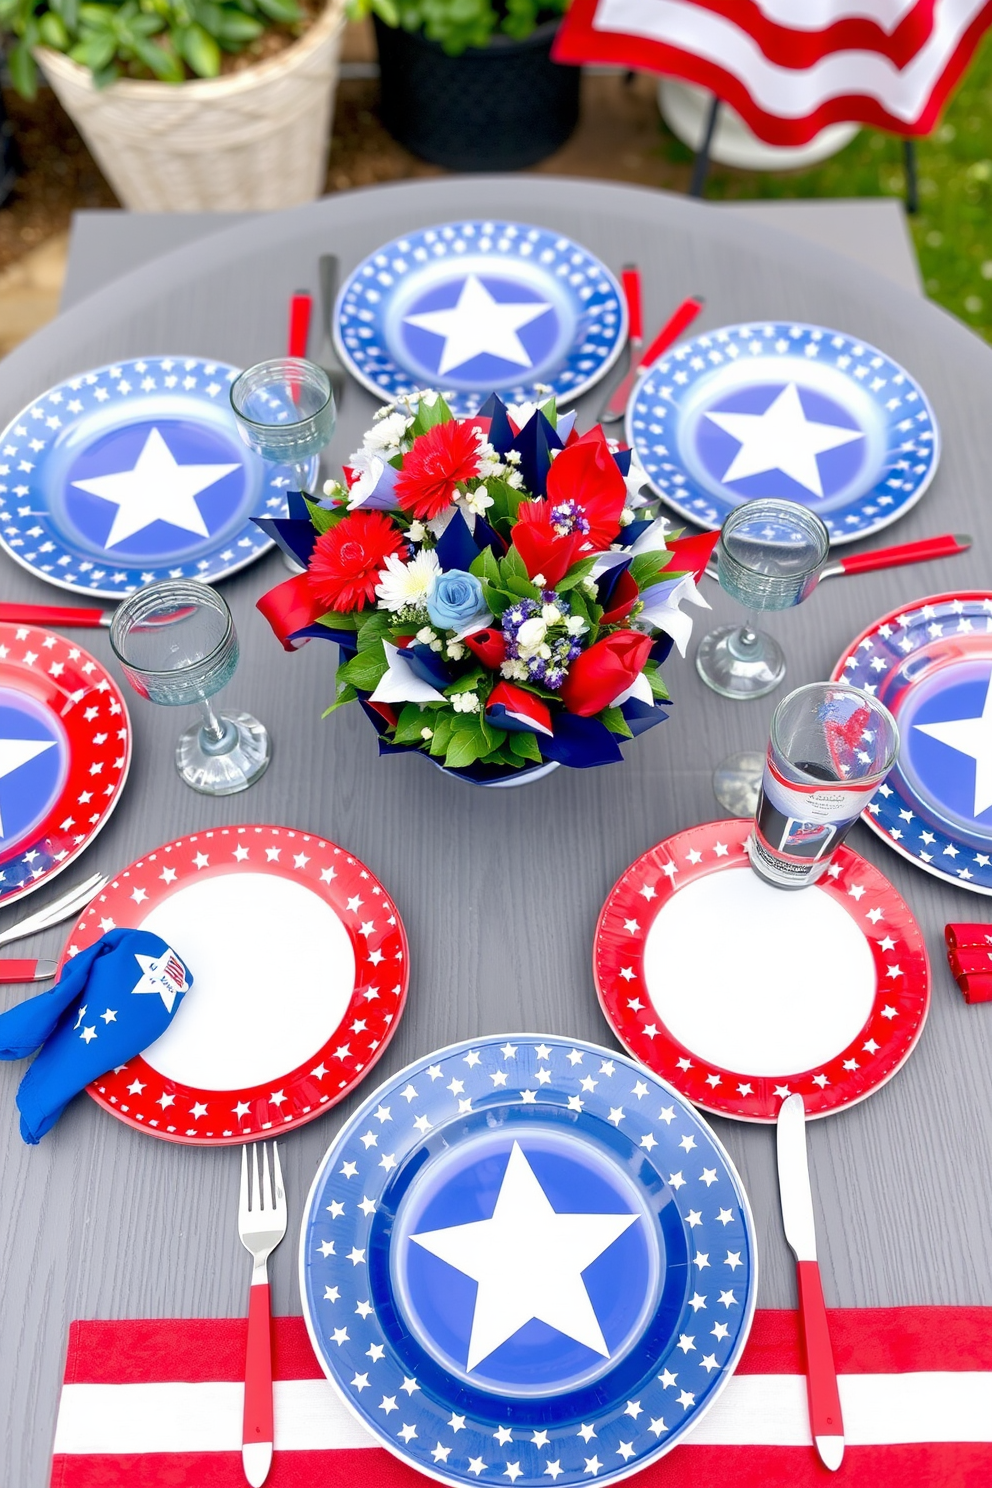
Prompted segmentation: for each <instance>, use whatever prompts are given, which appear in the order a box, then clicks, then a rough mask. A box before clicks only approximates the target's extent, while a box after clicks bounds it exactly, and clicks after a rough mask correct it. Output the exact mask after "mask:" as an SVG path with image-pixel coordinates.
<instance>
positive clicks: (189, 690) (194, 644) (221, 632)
mask: <svg viewBox="0 0 992 1488" xmlns="http://www.w3.org/2000/svg"><path fill="white" fill-rule="evenodd" d="M110 644H111V646H112V647H113V649H114V653H115V655H116V656H117V659H118V661H119V662H120V664H121V666H122V668H123V670H124V675H125V676H126V677H127V680H128V681H129V682H130V684H131V686H132V687H133V688H134V690H135V692H137V693H138V694H139V695H140V696H141V697H145V698H148V700H149V701H150V702H152V703H163V704H165V705H166V706H183V705H189V704H190V703H197V704H199V707H200V718H199V720H198V721H197V722H196V723H194V724H192V725H191V726H190V727H189V728H188V729H186V731H185V732H184V733H183V734H182V735H181V736H180V739H179V742H178V744H177V745H176V754H175V759H176V769H177V770H178V771H179V774H180V776H181V777H182V779H183V780H184V781H185V782H186V784H187V785H189V786H191V787H192V788H193V790H196V791H200V792H201V794H203V795H205V796H230V795H234V794H235V792H237V791H243V790H247V788H248V786H249V785H251V784H252V783H253V782H254V781H256V780H257V779H258V778H259V776H260V775H262V774H263V772H264V771H265V769H266V767H267V765H268V763H269V760H270V758H271V756H272V750H271V746H270V743H269V736H268V733H267V731H266V730H265V728H264V727H263V726H262V724H260V723H259V722H258V720H257V719H256V718H253V717H252V716H251V714H250V713H227V712H225V713H218V712H215V711H214V708H213V705H212V704H211V702H210V699H211V698H212V697H213V696H214V694H215V693H217V692H220V690H221V688H222V687H224V686H225V685H226V684H227V683H228V682H229V681H230V680H231V678H232V677H233V676H234V672H235V669H236V668H237V665H238V637H237V632H236V631H235V629H234V620H233V619H232V617H231V612H230V610H229V609H228V607H227V604H226V603H225V601H224V599H223V597H222V596H221V595H220V594H218V593H217V590H216V589H211V588H210V586H209V584H201V583H197V582H196V581H195V580H193V579H165V580H163V582H161V583H159V584H149V586H148V587H147V588H146V589H139V590H138V591H137V592H136V593H135V594H132V595H131V597H130V598H129V599H126V600H125V601H124V603H123V604H121V605H120V606H119V607H118V609H117V611H116V613H115V615H114V618H113V622H112V624H111V627H110Z"/></svg>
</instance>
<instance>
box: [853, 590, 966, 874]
mask: <svg viewBox="0 0 992 1488" xmlns="http://www.w3.org/2000/svg"><path fill="white" fill-rule="evenodd" d="M834 676H835V677H841V678H843V680H844V681H845V682H850V683H851V684H852V686H854V687H861V688H864V690H865V691H866V692H870V693H871V694H872V695H873V696H874V697H877V698H878V699H879V700H880V701H881V702H883V703H884V704H885V705H886V707H887V708H889V709H890V710H891V712H892V713H893V714H894V715H895V717H896V719H897V721H898V724H899V734H900V748H899V760H898V763H897V764H896V767H895V769H894V770H893V771H892V772H891V774H890V775H889V776H888V777H887V779H886V781H885V783H884V784H883V785H881V786H879V788H878V793H877V795H876V796H875V799H874V800H873V801H872V802H871V803H870V804H869V806H868V809H867V811H866V812H865V815H864V819H865V821H866V822H867V823H868V825H869V826H870V827H871V828H872V830H873V831H874V832H877V834H878V836H879V837H881V838H882V840H883V842H887V843H888V844H889V846H890V847H894V848H895V850H896V852H898V853H901V854H902V856H903V857H904V858H908V859H909V861H910V862H911V863H915V864H916V866H917V867H918V868H923V869H924V870H925V871H926V872H927V873H932V874H933V875H934V877H935V878H943V879H946V880H947V882H948V883H953V884H956V885H957V887H958V888H961V889H971V890H972V892H973V893H976V894H992V592H990V591H988V590H978V591H975V590H963V591H960V592H958V593H952V594H935V595H932V596H931V597H930V598H928V599H917V600H914V601H913V602H912V603H911V604H908V605H905V606H903V608H902V609H900V610H895V611H893V612H892V614H891V615H883V617H882V619H881V620H876V621H875V623H874V624H873V625H871V626H869V627H868V629H867V630H866V631H864V633H863V634H862V635H860V636H858V638H857V640H855V641H852V643H851V645H850V646H849V647H848V649H847V650H846V651H845V653H844V655H843V656H842V657H841V659H840V661H839V662H838V663H837V665H836V667H835V668H834Z"/></svg>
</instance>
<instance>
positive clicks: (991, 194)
mask: <svg viewBox="0 0 992 1488" xmlns="http://www.w3.org/2000/svg"><path fill="white" fill-rule="evenodd" d="M666 136H667V137H666V150H665V153H666V154H668V156H669V158H670V159H671V160H673V162H674V161H675V160H676V159H679V160H682V159H687V158H689V152H688V151H686V150H685V148H684V146H681V145H680V144H679V143H678V141H677V140H675V139H674V138H673V137H672V136H670V135H667V131H666ZM916 158H917V173H918V179H919V197H920V210H919V213H918V214H917V215H916V216H915V217H911V218H909V223H910V227H911V230H912V234H913V240H914V242H915V244H916V252H917V255H918V257H919V261H920V268H921V271H922V274H923V280H924V284H925V285H926V291H927V294H928V295H929V296H930V297H931V299H934V300H936V301H937V302H938V303H939V304H941V305H943V306H944V307H945V308H946V309H948V310H950V311H952V312H953V314H955V315H957V316H959V317H960V318H961V319H962V320H963V321H964V322H965V323H966V324H967V325H970V326H971V327H972V328H973V329H974V330H976V331H977V332H978V333H979V335H981V336H984V337H985V339H986V340H988V341H992V33H990V34H989V35H987V36H986V37H985V39H984V41H983V42H982V43H981V45H980V46H979V48H978V50H977V52H976V54H975V56H974V58H973V59H972V63H971V66H970V67H969V69H968V71H967V72H966V74H965V76H964V78H963V80H962V82H961V83H960V85H959V87H958V89H957V92H956V93H955V94H954V96H953V98H952V99H951V102H950V104H949V105H948V107H947V108H946V109H945V112H944V116H943V118H942V119H941V122H940V123H939V124H938V126H937V128H936V129H935V130H934V132H933V134H932V135H930V136H929V137H928V138H926V139H920V140H917V142H916ZM905 190H906V182H905V176H904V171H903V142H902V139H901V138H897V137H896V136H894V135H890V134H883V133H881V132H880V131H878V130H873V129H864V130H862V131H861V132H860V133H859V134H858V135H857V136H856V137H855V138H854V139H853V140H852V141H851V143H850V144H849V145H848V146H847V148H846V149H845V150H843V151H842V152H841V153H840V154H839V155H835V156H834V157H833V158H832V159H831V160H828V161H826V162H825V163H824V164H823V165H820V166H817V167H816V168H815V169H813V170H809V171H802V172H796V173H792V174H781V175H763V174H756V173H755V174H751V173H745V172H743V171H732V170H728V169H725V168H723V167H720V166H714V167H713V168H712V170H711V173H710V177H709V180H708V182H707V188H706V195H707V197H709V198H711V199H713V200H717V199H723V200H731V199H734V198H739V199H744V198H764V199H773V198H778V199H787V198H797V197H838V196H894V197H903V198H904V197H905Z"/></svg>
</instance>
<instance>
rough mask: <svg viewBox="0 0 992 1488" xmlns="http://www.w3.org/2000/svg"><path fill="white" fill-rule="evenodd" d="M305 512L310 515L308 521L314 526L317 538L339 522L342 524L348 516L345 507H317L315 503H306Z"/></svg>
mask: <svg viewBox="0 0 992 1488" xmlns="http://www.w3.org/2000/svg"><path fill="white" fill-rule="evenodd" d="M304 500H306V498H304ZM307 511H308V512H309V513H310V520H311V522H312V523H313V525H314V528H315V530H316V532H317V536H318V537H319V536H320V535H321V534H322V533H324V532H329V531H330V529H331V528H332V527H336V526H337V525H338V523H339V522H343V521H344V519H345V517H346V516H347V515H348V508H347V507H346V506H337V507H329V506H318V505H317V503H316V501H307Z"/></svg>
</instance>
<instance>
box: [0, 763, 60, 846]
mask: <svg viewBox="0 0 992 1488" xmlns="http://www.w3.org/2000/svg"><path fill="white" fill-rule="evenodd" d="M54 748H55V740H54V739H0V780H3V779H4V778H5V777H6V776H7V775H13V773H14V771H15V770H19V769H20V768H21V766H22V765H26V764H27V763H28V761H29V760H33V759H37V757H38V755H39V754H44V752H45V750H46V749H54ZM2 836H3V819H2V817H0V837H2Z"/></svg>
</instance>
